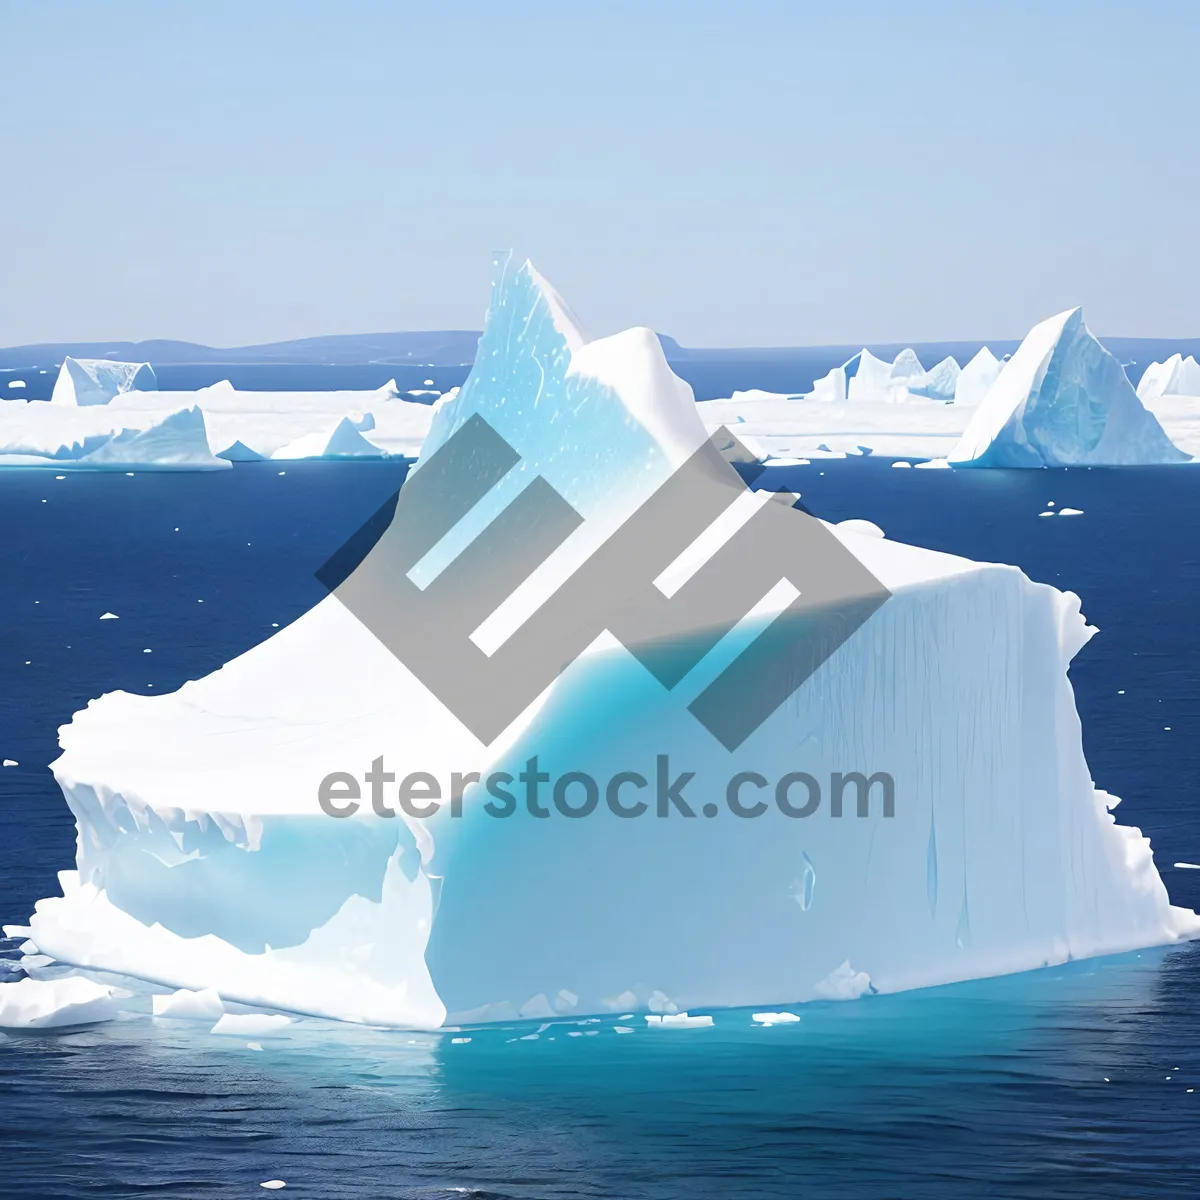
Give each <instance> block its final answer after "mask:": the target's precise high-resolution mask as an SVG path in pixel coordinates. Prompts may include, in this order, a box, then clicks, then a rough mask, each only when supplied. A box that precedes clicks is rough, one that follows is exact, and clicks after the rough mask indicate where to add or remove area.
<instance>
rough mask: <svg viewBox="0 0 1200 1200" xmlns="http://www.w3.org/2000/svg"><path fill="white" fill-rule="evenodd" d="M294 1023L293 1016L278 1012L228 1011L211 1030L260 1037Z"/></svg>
mask: <svg viewBox="0 0 1200 1200" xmlns="http://www.w3.org/2000/svg"><path fill="white" fill-rule="evenodd" d="M291 1023H292V1018H291V1017H285V1016H282V1015H280V1014H277V1013H226V1014H225V1015H224V1016H223V1017H222V1018H221V1019H220V1020H219V1021H218V1022H217V1023H216V1024H215V1025H214V1026H213V1027H212V1029H211V1030H210V1031H209V1032H210V1033H222V1034H232V1035H233V1036H235V1037H254V1036H255V1035H256V1034H257V1035H258V1036H259V1037H263V1036H265V1035H270V1034H272V1033H280V1032H281V1031H282V1030H284V1029H286V1028H287V1027H288V1026H289V1025H290V1024H291Z"/></svg>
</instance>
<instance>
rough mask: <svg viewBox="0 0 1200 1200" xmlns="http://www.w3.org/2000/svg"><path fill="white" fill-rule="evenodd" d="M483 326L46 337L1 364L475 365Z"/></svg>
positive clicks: (1, 355)
mask: <svg viewBox="0 0 1200 1200" xmlns="http://www.w3.org/2000/svg"><path fill="white" fill-rule="evenodd" d="M478 342H479V333H478V331H477V330H466V329H449V330H437V331H433V332H428V333H348V334H337V335H333V336H330V337H312V338H299V339H297V340H296V341H292V342H270V343H268V344H267V345H263V346H235V347H226V348H221V347H214V346H201V345H198V344H197V343H195V342H172V341H164V340H157V341H149V342H44V343H41V344H39V345H35V346H13V347H11V348H9V349H7V350H0V368H10V369H11V368H14V367H31V366H36V367H47V366H58V365H59V364H60V363H61V362H62V360H63V359H64V358H65V357H66V356H67V355H70V356H71V357H72V358H109V359H114V360H117V361H120V362H148V363H151V364H152V365H155V366H157V365H158V364H160V363H161V364H163V365H165V366H170V365H177V364H200V363H230V364H238V363H297V364H299V363H304V364H312V365H322V366H349V365H358V364H366V363H381V364H389V363H395V364H396V365H408V364H418V363H420V364H430V365H433V366H462V365H469V364H470V363H472V362H474V360H475V347H476V346H477V345H478Z"/></svg>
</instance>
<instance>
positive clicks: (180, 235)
mask: <svg viewBox="0 0 1200 1200" xmlns="http://www.w3.org/2000/svg"><path fill="white" fill-rule="evenodd" d="M1198 35H1200V5H1198V4H1196V3H1194V2H1193V0H1143V2H1141V3H1137V4H1133V3H1124V2H1120V0H1092V2H1091V3H1082V2H1079V0H1058V2H1055V3H1047V2H1046V0H1038V2H1028V3H1027V2H1024V0H1016V2H1006V3H991V4H988V5H986V6H984V5H982V4H970V3H966V4H964V3H951V2H949V0H946V2H941V0H910V2H909V3H906V4H895V3H885V2H883V0H874V2H871V0H859V2H854V0H846V2H839V3H836V4H834V3H822V4H810V3H804V2H802V0H791V2H788V0H779V2H775V0H763V2H756V0H742V2H741V3H736V4H735V3H715V2H713V3H706V2H704V0H687V2H682V0H681V2H674V0H662V2H655V0H640V2H636V3H635V2H630V0H607V2H606V3H603V4H601V3H594V2H587V3H585V2H572V0H556V2H553V3H551V2H543V0H536V2H535V0H507V2H505V3H495V2H494V0H492V2H484V0H438V2H435V3H424V2H421V3H382V2H379V3H366V2H356V0H342V2H340V3H332V2H329V3H320V4H318V3H309V2H306V0H293V2H289V3H282V2H277V0H272V2H267V0H263V2H259V3H252V4H246V3H240V2H232V0H207V2H205V3H195V4H188V5H184V4H170V5H164V4H161V3H156V2H154V0H136V2H134V0H111V2H109V3H106V4H104V5H99V4H89V3H86V2H80V0H60V2H57V3H53V4H31V3H28V2H24V0H22V2H18V0H0V46H2V47H3V66H2V68H0V167H2V169H3V171H4V176H3V183H2V185H0V346H11V345H17V344H21V343H27V342H37V341H66V340H91V339H97V340H102V339H118V338H121V339H132V340H141V339H145V338H158V337H163V338H180V339H185V340H189V341H198V342H205V343H208V344H211V345H242V344H248V343H255V342H263V341H273V340H280V339H284V338H292V337H304V336H311V335H318V334H330V333H357V332H368V331H377V330H403V329H449V328H478V327H479V325H480V322H481V320H482V316H483V312H484V309H485V307H486V302H487V290H488V278H489V272H490V262H491V257H490V251H491V250H492V249H494V248H498V247H506V246H511V247H513V248H514V249H515V250H517V251H518V252H519V253H520V254H522V255H528V256H529V257H531V258H532V259H533V261H534V262H535V264H536V265H537V266H538V268H539V269H540V270H541V271H542V273H543V274H545V275H546V276H547V277H548V278H549V279H550V280H551V281H552V282H553V283H554V284H555V286H556V287H557V288H558V290H559V291H560V292H561V293H562V294H563V296H564V297H565V298H566V299H567V301H568V302H569V303H570V304H571V306H572V307H573V308H574V309H575V310H576V311H577V313H578V314H579V316H580V317H581V318H582V319H583V321H584V323H585V325H587V326H588V327H589V329H590V330H591V331H592V332H593V333H596V334H604V333H609V332H613V331H615V330H617V329H621V328H624V327H626V326H629V325H637V324H645V325H651V326H653V327H654V328H656V329H658V330H660V331H661V332H663V333H668V334H670V335H672V336H673V337H675V338H677V339H678V340H679V341H681V342H682V343H684V344H685V345H693V346H736V345H758V346H765V345H816V344H831V343H833V344H843V343H855V344H861V343H864V342H897V341H899V342H903V341H931V340H940V339H957V338H962V339H969V338H977V337H978V338H984V337H990V338H1002V337H1019V336H1021V335H1022V334H1023V333H1024V332H1025V331H1026V330H1027V329H1028V328H1029V326H1030V325H1032V324H1033V323H1034V322H1036V321H1038V320H1040V319H1041V318H1043V317H1046V316H1049V315H1050V314H1052V313H1054V312H1057V311H1060V310H1061V309H1064V308H1066V307H1069V306H1071V305H1074V304H1082V305H1083V306H1084V313H1085V317H1086V319H1087V320H1088V323H1089V325H1090V326H1091V327H1092V329H1093V330H1094V331H1095V332H1097V333H1099V334H1102V335H1124V336H1161V337H1186V336H1197V335H1200V222H1198V220H1197V208H1198V204H1197V201H1198V199H1200V187H1198V185H1200V148H1198V147H1197V142H1196V137H1195V129H1196V125H1197V118H1198V117H1200V36H1198Z"/></svg>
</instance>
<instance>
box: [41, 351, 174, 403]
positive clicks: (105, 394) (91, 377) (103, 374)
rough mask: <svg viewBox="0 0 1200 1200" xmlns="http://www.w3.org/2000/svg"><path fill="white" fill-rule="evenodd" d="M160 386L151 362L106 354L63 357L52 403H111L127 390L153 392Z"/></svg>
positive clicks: (51, 398)
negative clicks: (106, 356)
mask: <svg viewBox="0 0 1200 1200" xmlns="http://www.w3.org/2000/svg"><path fill="white" fill-rule="evenodd" d="M157 389H158V380H157V379H156V378H155V375H154V368H153V367H151V366H150V364H149V363H127V362H110V361H109V360H108V359H104V358H71V357H70V356H69V355H68V356H67V357H66V358H65V359H64V360H63V365H62V366H61V367H60V368H59V372H58V378H57V379H56V380H55V381H54V391H53V392H52V393H51V395H50V403H51V404H72V405H77V406H83V405H89V404H107V403H108V402H109V401H110V400H112V399H113V398H114V397H115V396H119V395H121V394H122V393H123V392H153V391H157Z"/></svg>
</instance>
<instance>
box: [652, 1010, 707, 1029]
mask: <svg viewBox="0 0 1200 1200" xmlns="http://www.w3.org/2000/svg"><path fill="white" fill-rule="evenodd" d="M712 1023H713V1019H712V1017H693V1016H689V1015H688V1014H687V1013H685V1012H681V1013H661V1014H659V1013H648V1014H647V1016H646V1024H647V1025H649V1026H650V1028H651V1029H705V1028H707V1027H708V1026H709V1025H711V1024H712Z"/></svg>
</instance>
